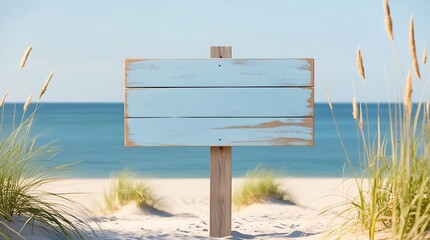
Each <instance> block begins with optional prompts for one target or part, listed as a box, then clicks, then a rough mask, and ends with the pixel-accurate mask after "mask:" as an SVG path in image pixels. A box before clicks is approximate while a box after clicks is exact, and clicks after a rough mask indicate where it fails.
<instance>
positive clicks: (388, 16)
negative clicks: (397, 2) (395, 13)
mask: <svg viewBox="0 0 430 240" xmlns="http://www.w3.org/2000/svg"><path fill="white" fill-rule="evenodd" d="M384 12H385V29H386V30H387V34H388V38H389V39H390V41H391V42H392V43H394V35H393V21H392V20H391V13H390V5H389V4H388V0H384Z"/></svg>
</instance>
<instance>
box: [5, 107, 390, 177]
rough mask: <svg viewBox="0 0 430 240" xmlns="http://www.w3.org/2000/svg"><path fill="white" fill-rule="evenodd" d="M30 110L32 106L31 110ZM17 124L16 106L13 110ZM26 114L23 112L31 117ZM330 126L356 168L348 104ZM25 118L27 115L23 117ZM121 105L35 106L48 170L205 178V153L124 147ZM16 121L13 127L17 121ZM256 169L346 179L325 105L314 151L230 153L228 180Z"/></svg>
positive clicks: (8, 114)
mask: <svg viewBox="0 0 430 240" xmlns="http://www.w3.org/2000/svg"><path fill="white" fill-rule="evenodd" d="M33 108H34V106H33ZM379 108H380V110H379V111H380V115H381V122H382V124H381V125H382V132H383V133H385V132H386V129H387V125H388V108H387V105H381V106H380V107H379ZM16 109H17V112H16V113H15V116H16V118H17V119H18V120H19V119H20V118H21V114H22V113H21V112H20V111H19V110H20V109H22V105H20V104H17V105H16ZM31 110H32V109H29V110H28V111H27V112H29V111H31ZM334 111H335V117H336V121H337V124H338V127H339V131H340V133H341V136H342V139H343V142H344V144H345V147H346V149H347V153H348V155H349V156H350V158H351V160H352V161H353V162H354V163H355V164H358V163H359V157H358V156H359V149H358V146H359V145H358V144H359V143H360V140H359V139H358V137H357V136H358V135H357V126H356V123H355V122H354V120H353V119H352V106H351V105H350V104H334ZM377 112H378V105H376V104H369V105H368V115H369V123H370V126H371V132H370V136H371V138H372V136H374V135H375V131H374V130H375V128H376V118H377ZM27 114H28V113H27ZM13 115H14V105H13V104H7V105H6V107H5V109H4V122H3V130H2V132H1V135H3V136H4V135H5V134H7V132H8V131H9V129H11V128H12V121H13V120H12V119H13ZM123 116H124V113H123V104H122V103H106V104H99V103H83V104H76V103H68V104H64V103H49V104H46V103H45V104H41V105H39V109H38V111H37V120H36V123H35V124H34V126H33V129H32V134H33V135H35V134H36V135H38V136H39V137H38V142H37V143H38V144H44V143H48V142H52V141H55V142H54V145H56V146H58V147H59V149H60V151H59V152H58V153H57V154H56V155H55V156H54V157H53V158H52V159H51V160H52V162H53V163H54V164H66V163H74V164H73V165H72V166H71V168H70V170H68V171H67V172H65V173H63V175H64V176H65V177H71V178H105V177H109V176H110V175H111V174H112V173H113V172H116V171H118V170H120V169H122V168H128V169H130V170H132V171H134V172H136V173H137V174H138V175H139V176H142V177H157V178H200V177H209V147H150V148H149V147H148V148H125V147H124V136H123V135H124V130H123V129H124V127H123V125H124V120H123ZM18 120H16V121H18ZM258 165H263V166H266V167H268V168H272V169H276V170H278V171H279V174H280V175H281V176H292V177H342V176H349V175H350V173H349V167H348V165H346V157H345V152H344V150H343V149H342V146H341V143H340V140H339V137H338V134H337V132H336V129H335V125H334V123H333V119H332V114H331V112H330V109H329V107H328V105H327V104H316V105H315V146H313V147H234V148H233V176H235V177H239V176H244V175H245V174H246V172H247V170H249V169H252V168H254V167H256V166H258Z"/></svg>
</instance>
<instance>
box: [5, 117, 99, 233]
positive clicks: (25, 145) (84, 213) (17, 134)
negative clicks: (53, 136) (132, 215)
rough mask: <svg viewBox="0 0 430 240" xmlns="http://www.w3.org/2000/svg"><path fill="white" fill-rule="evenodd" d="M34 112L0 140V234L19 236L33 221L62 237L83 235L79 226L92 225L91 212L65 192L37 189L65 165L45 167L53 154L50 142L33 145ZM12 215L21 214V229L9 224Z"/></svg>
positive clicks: (52, 179) (87, 226)
mask: <svg viewBox="0 0 430 240" xmlns="http://www.w3.org/2000/svg"><path fill="white" fill-rule="evenodd" d="M34 121H35V112H33V113H32V114H31V115H30V116H28V117H27V118H25V120H24V121H22V122H21V123H20V124H18V125H17V126H16V128H15V129H13V131H12V132H11V133H10V134H8V135H7V136H5V137H3V138H2V140H1V141H0V189H1V192H0V223H1V224H0V236H2V238H5V239H16V238H21V231H23V230H24V229H25V228H26V227H27V228H29V227H30V226H31V225H33V224H34V222H37V224H38V225H40V226H41V227H42V228H44V229H45V230H46V231H50V232H53V233H55V235H58V236H60V237H62V238H66V239H71V238H75V239H85V234H84V232H83V231H82V230H81V229H92V228H91V226H90V224H89V222H88V221H87V220H86V219H88V218H89V217H90V216H91V214H90V212H89V211H88V210H87V209H85V208H84V207H83V206H82V205H80V204H79V203H77V202H75V201H73V200H70V199H69V198H68V197H67V194H71V193H64V194H57V193H53V192H50V191H45V190H41V187H43V186H45V185H46V184H49V183H51V182H53V181H55V180H57V178H56V174H57V173H59V172H60V171H63V170H64V169H65V168H66V167H67V166H66V165H61V166H54V167H47V163H48V161H49V160H48V159H49V158H50V157H51V156H52V155H53V154H55V152H56V148H55V147H54V146H52V145H51V144H47V145H42V146H34V141H33V140H35V138H30V130H31V128H32V125H33V124H34ZM16 217H25V219H26V221H25V222H24V223H23V225H22V227H21V229H12V228H9V227H8V226H9V223H12V222H14V221H15V220H16Z"/></svg>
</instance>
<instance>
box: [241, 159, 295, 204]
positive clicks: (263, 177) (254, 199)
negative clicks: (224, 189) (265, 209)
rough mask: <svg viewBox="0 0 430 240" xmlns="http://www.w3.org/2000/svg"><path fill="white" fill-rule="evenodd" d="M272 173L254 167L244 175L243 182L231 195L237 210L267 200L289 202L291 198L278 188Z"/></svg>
mask: <svg viewBox="0 0 430 240" xmlns="http://www.w3.org/2000/svg"><path fill="white" fill-rule="evenodd" d="M275 180H276V179H275V173H274V171H271V170H268V169H265V168H263V167H256V168H255V169H253V170H251V171H249V172H248V173H247V174H246V178H245V182H244V183H243V185H242V186H240V188H238V189H237V190H236V191H235V193H234V195H233V203H234V205H235V207H236V208H237V209H240V208H241V207H245V206H249V205H251V204H253V203H258V202H263V201H265V200H269V199H277V200H281V201H290V202H291V196H290V194H289V193H288V192H287V191H284V190H282V189H281V188H280V186H279V184H278V183H276V181H275Z"/></svg>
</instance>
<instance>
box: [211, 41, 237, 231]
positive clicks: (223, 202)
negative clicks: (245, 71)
mask: <svg viewBox="0 0 430 240" xmlns="http://www.w3.org/2000/svg"><path fill="white" fill-rule="evenodd" d="M231 55H232V54H231V47H218V46H216V47H211V58H231ZM210 159H211V160H210V161H211V163H210V169H211V170H210V172H211V173H210V185H211V190H210V228H209V231H210V233H209V235H210V236H211V237H225V236H230V235H231V159H232V158H231V147H230V146H222V147H219V146H217V147H210Z"/></svg>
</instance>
